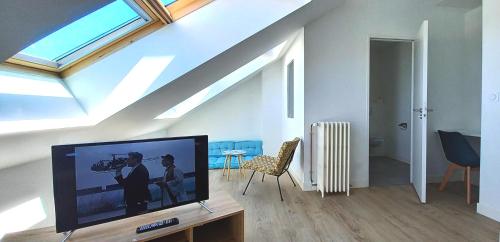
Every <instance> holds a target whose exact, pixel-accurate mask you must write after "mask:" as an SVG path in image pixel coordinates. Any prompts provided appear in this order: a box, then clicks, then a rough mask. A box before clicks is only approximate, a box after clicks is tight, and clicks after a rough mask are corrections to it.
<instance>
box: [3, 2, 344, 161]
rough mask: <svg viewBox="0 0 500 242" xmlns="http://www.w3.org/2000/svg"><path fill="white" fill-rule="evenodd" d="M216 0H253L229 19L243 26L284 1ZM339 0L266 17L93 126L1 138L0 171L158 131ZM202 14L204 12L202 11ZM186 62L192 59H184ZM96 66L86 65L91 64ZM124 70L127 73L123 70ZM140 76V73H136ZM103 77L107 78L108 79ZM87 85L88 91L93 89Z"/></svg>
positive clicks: (165, 40) (163, 39)
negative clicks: (54, 151)
mask: <svg viewBox="0 0 500 242" xmlns="http://www.w3.org/2000/svg"><path fill="white" fill-rule="evenodd" d="M290 1H294V0H290ZM216 2H224V3H226V4H230V3H234V4H235V8H236V9H238V6H239V7H241V6H244V7H246V5H245V4H256V5H257V7H255V9H256V12H254V13H252V15H244V17H245V19H240V18H243V17H242V16H239V15H238V14H233V16H232V17H231V19H230V20H231V21H242V23H244V24H242V25H241V26H245V27H246V25H250V24H251V23H252V22H253V21H254V20H256V19H257V18H260V17H261V15H264V14H268V13H269V12H270V11H272V9H273V8H269V3H270V2H272V3H273V4H274V5H273V7H275V8H276V7H279V3H280V2H286V1H285V0H272V1H269V0H254V1H245V0H217V1H216ZM342 2H344V1H343V0H338V1H337V0H313V1H312V2H310V3H308V4H306V5H305V6H303V7H300V8H299V9H297V10H295V11H293V12H291V13H289V14H284V15H281V17H279V19H274V20H271V19H268V21H270V22H269V23H268V24H262V23H261V24H262V25H261V29H258V30H256V31H255V32H254V33H251V34H250V35H249V36H247V37H244V38H243V39H240V40H239V41H238V42H236V43H235V42H231V43H229V44H228V45H227V46H226V47H225V49H224V48H222V49H220V48H219V50H221V52H218V53H215V55H214V56H211V57H208V59H206V58H207V56H205V57H204V58H202V59H199V60H198V61H199V63H191V64H190V66H191V67H190V69H186V70H183V71H182V72H180V73H177V74H175V75H171V74H172V73H171V74H170V75H168V76H169V77H170V78H173V80H172V79H170V80H169V79H163V80H161V81H160V82H159V83H157V84H156V85H155V86H154V88H153V89H152V90H150V92H149V94H145V96H143V97H140V98H139V99H138V100H134V102H133V103H132V104H130V105H128V106H126V107H124V108H123V109H122V110H121V111H119V112H117V113H115V114H114V115H112V116H111V117H109V118H107V119H105V120H104V121H102V122H101V123H99V124H97V125H96V126H93V127H85V128H78V129H65V130H51V131H43V132H32V133H24V134H13V135H8V136H0V153H1V154H2V158H0V169H1V168H3V167H8V166H12V165H16V164H20V163H24V162H29V161H33V160H37V159H41V158H44V157H48V156H49V155H50V146H51V145H54V144H65V143H80V142H94V141H105V140H120V139H127V138H132V137H136V136H140V135H144V134H147V133H149V132H155V131H158V130H162V129H164V128H165V127H166V125H167V124H168V122H166V121H165V120H155V119H154V118H155V117H156V116H158V115H159V114H160V113H162V112H164V111H165V110H167V109H169V108H171V107H173V106H175V105H176V104H177V103H179V102H181V101H183V100H185V99H186V98H188V97H190V96H192V95H193V94H195V93H197V92H199V91H200V90H202V89H204V88H206V87H207V86H209V85H211V84H212V83H214V82H215V81H217V80H219V79H221V78H223V77H224V76H226V75H227V74H229V73H231V72H233V71H234V70H236V69H238V68H239V67H241V66H243V65H244V64H246V63H248V62H249V61H251V60H253V59H255V58H256V57H258V56H259V55H261V54H263V53H265V52H266V51H268V50H270V49H272V48H273V47H274V46H277V45H279V44H280V43H282V42H283V41H285V40H286V39H287V38H289V37H290V36H291V35H292V34H293V33H295V32H296V31H297V30H298V29H300V28H302V27H303V26H305V25H306V24H307V23H308V22H310V21H312V20H314V19H316V18H318V17H320V16H321V15H322V14H324V13H326V12H328V11H330V10H331V9H332V8H334V7H336V6H338V4H340V3H342ZM237 4H243V5H237ZM210 6H220V5H208V6H206V7H205V8H208V7H210ZM216 10H217V9H216ZM241 10H244V9H241ZM215 12H217V11H215ZM218 12H221V11H218ZM196 16H200V15H196V12H195V13H194V14H191V15H189V16H187V17H185V18H183V21H184V23H186V24H189V22H190V21H194V20H192V19H190V18H195V17H196ZM201 16H206V15H203V14H201ZM218 16H221V17H224V16H227V15H225V14H218ZM215 17H216V16H206V19H205V23H206V25H207V28H210V27H212V26H211V25H210V24H211V22H210V21H211V18H215ZM254 18H255V19H254ZM227 21H229V20H228V19H226V22H227ZM168 27H171V26H168ZM168 27H167V28H168ZM188 30H189V29H186V30H185V31H188ZM188 33H189V32H188ZM155 34H156V33H153V34H152V35H150V36H148V38H150V39H151V38H153V39H154V38H158V39H157V41H158V42H156V43H157V44H160V43H164V44H165V45H167V44H168V42H169V39H171V38H175V36H164V37H160V36H162V35H155ZM222 34H224V33H221V35H220V36H219V38H224V35H222ZM228 34H231V33H228ZM192 38H199V40H200V41H203V40H204V38H203V37H202V36H192ZM144 40H145V39H144ZM141 41H143V40H142V39H141V40H140V41H137V42H136V43H134V44H135V45H139V44H140V42H141ZM130 47H132V46H130ZM191 47H192V46H190V45H186V46H182V48H185V49H191V50H192V53H193V54H197V53H202V52H203V51H204V49H199V48H191ZM208 47H209V46H208ZM123 50H125V49H123ZM139 51H140V48H139ZM196 51H198V52H196ZM120 52H121V51H119V52H116V53H114V54H113V55H115V54H119V53H120ZM122 53H123V52H122ZM113 55H110V56H109V57H112V56H113ZM125 57H126V56H125ZM125 57H123V58H125ZM153 57H157V58H161V56H155V55H153ZM183 58H186V57H183ZM185 60H191V59H189V58H187V59H185ZM103 62H106V61H103ZM98 64H102V63H101V62H98V63H96V64H95V65H98ZM95 65H93V66H91V67H90V68H95ZM122 67H123V66H120V62H117V63H116V64H115V65H110V66H106V68H104V69H101V72H95V73H94V74H95V75H94V74H93V75H90V76H87V77H86V78H84V79H82V80H85V79H86V80H89V81H92V78H93V77H99V78H100V75H104V71H107V72H108V73H106V75H111V74H112V73H114V72H113V69H117V68H122ZM124 74H126V72H125V73H124ZM146 74H147V73H146ZM111 77H112V76H111ZM138 78H139V79H140V76H138ZM101 80H102V81H106V79H101ZM160 83H161V84H160ZM88 88H90V89H91V88H92V87H88ZM93 88H94V89H95V90H97V88H99V86H94V87H93ZM75 90H76V89H75ZM122 98H123V99H127V98H129V97H128V96H126V95H125V96H122ZM14 151H15V152H14Z"/></svg>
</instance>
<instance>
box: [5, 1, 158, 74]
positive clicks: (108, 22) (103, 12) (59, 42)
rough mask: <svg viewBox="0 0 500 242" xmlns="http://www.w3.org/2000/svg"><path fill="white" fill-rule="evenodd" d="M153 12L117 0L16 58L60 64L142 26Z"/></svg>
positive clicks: (34, 44)
mask: <svg viewBox="0 0 500 242" xmlns="http://www.w3.org/2000/svg"><path fill="white" fill-rule="evenodd" d="M148 21H150V18H149V16H148V15H147V14H146V13H144V11H143V10H142V9H141V8H140V7H139V6H137V5H136V4H135V2H134V1H132V0H115V1H113V2H111V3H109V4H107V5H105V6H104V7H102V8H100V9H98V10H96V11H94V12H92V13H89V14H88V15H86V16H84V17H82V18H80V19H78V20H76V21H74V22H72V23H70V24H68V25H66V26H64V27H63V28H61V29H59V30H57V31H55V32H53V33H51V34H49V35H48V36H46V37H44V38H43V39H40V40H39V41H37V42H35V43H33V44H32V45H30V46H28V47H27V48H25V49H24V50H22V51H21V52H19V53H18V54H17V55H15V56H14V58H15V59H20V60H23V61H27V62H32V63H36V64H40V65H44V66H49V67H54V68H60V67H62V66H64V65H66V64H69V63H71V62H73V61H75V60H78V59H79V58H81V57H83V56H85V55H87V54H89V53H91V52H92V51H95V50H97V49H99V48H100V47H103V46H104V45H106V44H108V43H110V42H112V41H114V40H116V39H117V38H120V37H122V36H124V35H125V34H127V33H129V32H131V31H133V30H135V29H138V28H139V27H141V26H143V25H144V24H146V23H147V22H148Z"/></svg>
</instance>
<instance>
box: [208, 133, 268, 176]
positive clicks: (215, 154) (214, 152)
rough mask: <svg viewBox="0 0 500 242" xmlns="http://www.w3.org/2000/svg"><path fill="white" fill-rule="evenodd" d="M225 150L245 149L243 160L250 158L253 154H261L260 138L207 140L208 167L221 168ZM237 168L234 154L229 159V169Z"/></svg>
mask: <svg viewBox="0 0 500 242" xmlns="http://www.w3.org/2000/svg"><path fill="white" fill-rule="evenodd" d="M226 150H245V151H246V152H247V153H246V154H245V156H244V160H251V159H253V158H254V157H255V156H259V155H262V141H261V140H244V141H217V142H208V168H209V169H222V168H223V167H224V160H225V159H226V156H225V155H224V154H223V152H224V151H226ZM232 168H238V160H237V158H236V157H235V156H233V158H232V159H231V169H232Z"/></svg>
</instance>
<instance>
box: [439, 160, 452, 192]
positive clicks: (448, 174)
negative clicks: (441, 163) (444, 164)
mask: <svg viewBox="0 0 500 242" xmlns="http://www.w3.org/2000/svg"><path fill="white" fill-rule="evenodd" d="M454 169H455V165H454V164H449V165H448V169H447V170H446V173H445V175H444V177H443V181H442V182H441V185H440V186H439V191H440V192H442V191H443V190H444V188H445V187H446V184H448V180H449V179H450V176H451V175H452V174H453V170H454Z"/></svg>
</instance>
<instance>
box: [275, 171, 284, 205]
mask: <svg viewBox="0 0 500 242" xmlns="http://www.w3.org/2000/svg"><path fill="white" fill-rule="evenodd" d="M276 181H277V182H278V189H279V190H280V197H281V201H282V202H283V194H281V186H280V177H279V176H277V177H276Z"/></svg>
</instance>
